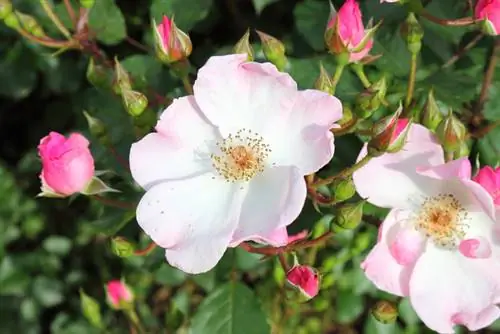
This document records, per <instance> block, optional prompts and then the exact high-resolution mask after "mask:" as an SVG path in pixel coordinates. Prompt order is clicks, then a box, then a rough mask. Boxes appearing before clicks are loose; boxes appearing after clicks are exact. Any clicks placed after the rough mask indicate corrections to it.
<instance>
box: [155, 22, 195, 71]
mask: <svg viewBox="0 0 500 334" xmlns="http://www.w3.org/2000/svg"><path fill="white" fill-rule="evenodd" d="M153 35H154V41H155V50H156V56H157V57H158V59H160V60H161V61H162V62H164V63H166V64H170V63H174V62H177V61H179V60H183V59H186V58H188V57H189V55H190V54H191V51H192V49H193V45H192V43H191V39H190V38H189V36H188V35H187V34H186V33H185V32H184V31H182V30H180V29H179V28H177V26H176V25H175V22H174V18H172V19H169V18H168V17H167V16H166V15H164V16H163V20H162V22H161V23H160V24H158V25H157V24H156V22H155V20H154V19H153Z"/></svg>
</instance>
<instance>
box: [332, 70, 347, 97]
mask: <svg viewBox="0 0 500 334" xmlns="http://www.w3.org/2000/svg"><path fill="white" fill-rule="evenodd" d="M344 68H345V65H337V68H336V69H335V73H334V74H333V78H332V95H333V94H335V90H336V89H337V85H338V83H339V81H340V77H342V73H344Z"/></svg>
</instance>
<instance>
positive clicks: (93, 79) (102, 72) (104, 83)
mask: <svg viewBox="0 0 500 334" xmlns="http://www.w3.org/2000/svg"><path fill="white" fill-rule="evenodd" d="M86 75H87V80H88V81H89V82H90V83H91V84H92V85H93V86H95V87H98V88H108V87H109V86H110V82H111V80H112V78H111V75H110V71H108V69H107V68H105V67H104V66H102V65H99V64H96V63H95V61H94V59H93V58H92V57H91V58H90V60H89V64H88V66H87V73H86Z"/></svg>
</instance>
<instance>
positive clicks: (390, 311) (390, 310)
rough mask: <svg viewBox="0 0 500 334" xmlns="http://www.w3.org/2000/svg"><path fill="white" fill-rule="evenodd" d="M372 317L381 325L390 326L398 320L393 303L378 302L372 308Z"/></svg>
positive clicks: (396, 310)
mask: <svg viewBox="0 0 500 334" xmlns="http://www.w3.org/2000/svg"><path fill="white" fill-rule="evenodd" d="M371 311H372V315H373V316H374V317H375V319H377V320H378V321H379V322H381V323H383V324H391V323H393V322H395V321H396V319H397V318H398V309H397V307H396V305H394V304H393V303H391V302H389V301H386V300H380V301H378V302H377V303H376V304H375V306H373V307H372V310H371Z"/></svg>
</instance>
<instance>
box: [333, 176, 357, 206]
mask: <svg viewBox="0 0 500 334" xmlns="http://www.w3.org/2000/svg"><path fill="white" fill-rule="evenodd" d="M330 189H331V191H332V192H333V198H334V199H335V202H336V203H339V202H343V201H345V200H348V199H349V198H351V197H352V196H354V194H355V193H356V188H355V186H354V182H353V181H352V177H351V176H349V177H346V178H340V179H337V180H335V181H334V182H333V183H332V185H331V186H330Z"/></svg>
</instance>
